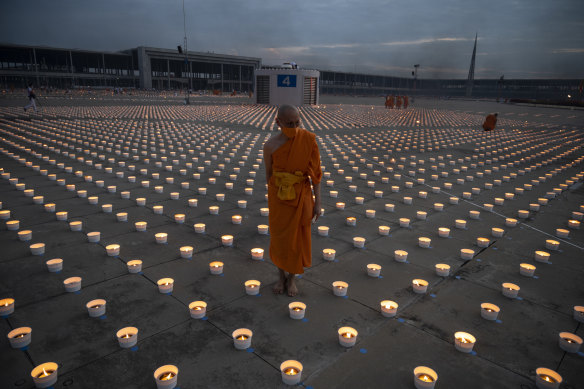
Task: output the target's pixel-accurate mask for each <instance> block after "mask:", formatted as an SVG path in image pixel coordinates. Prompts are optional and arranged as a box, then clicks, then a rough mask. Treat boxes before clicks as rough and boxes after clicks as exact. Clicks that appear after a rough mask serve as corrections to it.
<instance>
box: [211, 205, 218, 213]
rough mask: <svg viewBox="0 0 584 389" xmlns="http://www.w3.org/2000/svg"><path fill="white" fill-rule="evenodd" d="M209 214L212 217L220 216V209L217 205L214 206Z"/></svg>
mask: <svg viewBox="0 0 584 389" xmlns="http://www.w3.org/2000/svg"><path fill="white" fill-rule="evenodd" d="M209 213H210V214H211V215H218V214H219V207H218V206H217V205H212V206H210V207H209Z"/></svg>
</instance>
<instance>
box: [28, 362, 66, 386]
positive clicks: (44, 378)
mask: <svg viewBox="0 0 584 389" xmlns="http://www.w3.org/2000/svg"><path fill="white" fill-rule="evenodd" d="M58 368H59V365H58V364H56V363H54V362H46V363H43V364H41V365H38V366H36V367H35V368H34V369H32V371H31V372H30V375H31V377H32V380H33V382H34V384H35V387H37V388H48V387H51V386H53V385H54V384H55V383H56V382H57V379H58V371H57V370H58Z"/></svg>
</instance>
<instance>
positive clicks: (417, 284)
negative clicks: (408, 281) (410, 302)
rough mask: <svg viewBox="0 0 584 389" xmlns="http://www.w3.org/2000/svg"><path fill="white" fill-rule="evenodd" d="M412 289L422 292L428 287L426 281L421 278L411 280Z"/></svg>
mask: <svg viewBox="0 0 584 389" xmlns="http://www.w3.org/2000/svg"><path fill="white" fill-rule="evenodd" d="M412 289H413V291H414V293H418V294H424V293H426V290H427V289H428V281H426V280H422V279H414V280H412Z"/></svg>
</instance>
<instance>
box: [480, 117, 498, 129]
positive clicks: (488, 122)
mask: <svg viewBox="0 0 584 389" xmlns="http://www.w3.org/2000/svg"><path fill="white" fill-rule="evenodd" d="M496 125H497V117H496V116H495V115H493V114H492V113H491V114H489V115H487V117H486V118H485V122H484V123H483V129H484V130H485V131H493V130H494V129H495V126H496Z"/></svg>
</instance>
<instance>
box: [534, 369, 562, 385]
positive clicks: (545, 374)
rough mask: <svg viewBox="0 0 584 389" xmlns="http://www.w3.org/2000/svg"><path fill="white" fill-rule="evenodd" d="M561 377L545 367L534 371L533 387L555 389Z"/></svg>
mask: <svg viewBox="0 0 584 389" xmlns="http://www.w3.org/2000/svg"><path fill="white" fill-rule="evenodd" d="M562 381H563V380H562V376H561V375H559V374H558V373H557V372H555V371H554V370H551V369H547V368H545V367H539V368H537V369H535V386H536V387H537V388H538V389H557V388H559V387H560V384H561V383H562Z"/></svg>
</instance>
